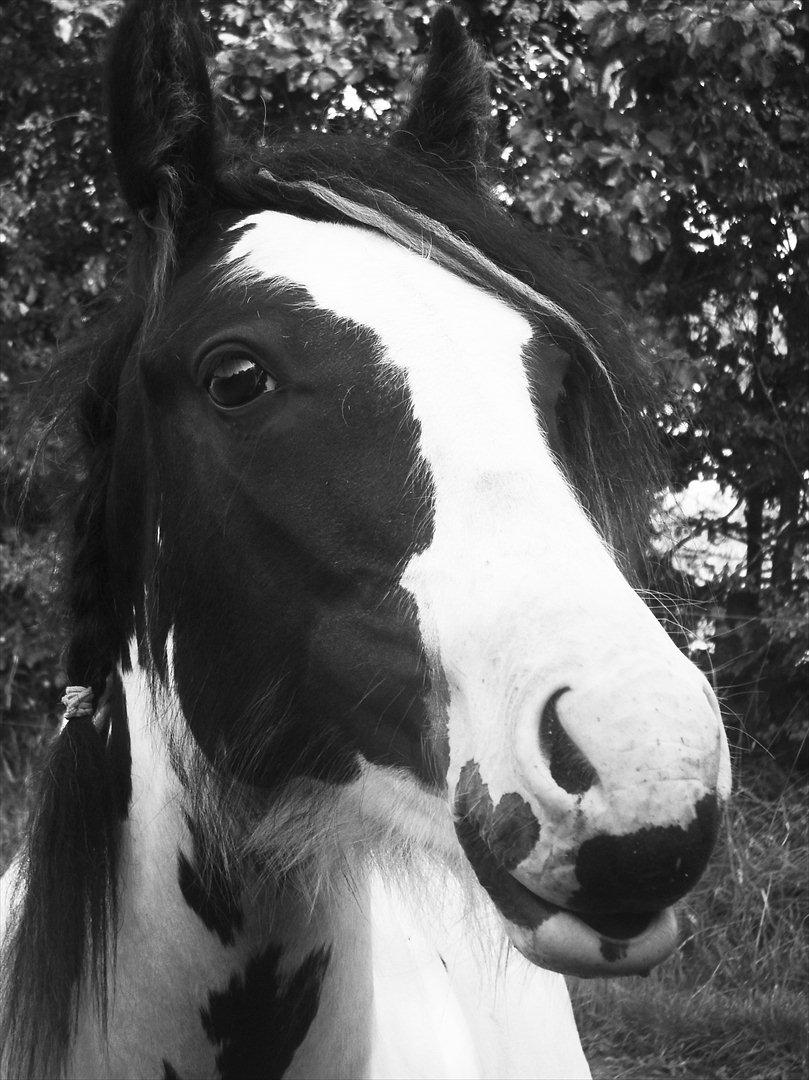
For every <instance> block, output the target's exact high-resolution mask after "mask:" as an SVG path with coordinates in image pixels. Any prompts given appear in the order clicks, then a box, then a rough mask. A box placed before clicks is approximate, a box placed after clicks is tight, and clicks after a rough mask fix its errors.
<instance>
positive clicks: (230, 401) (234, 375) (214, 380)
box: [208, 356, 278, 409]
mask: <svg viewBox="0 0 809 1080" xmlns="http://www.w3.org/2000/svg"><path fill="white" fill-rule="evenodd" d="M277 385H278V384H277V383H276V381H275V379H274V378H273V377H272V375H270V374H269V372H267V371H265V370H264V368H263V367H262V366H261V365H260V364H258V363H256V361H255V360H253V358H252V357H250V356H228V357H224V358H223V359H222V360H220V361H219V363H218V364H217V365H216V368H215V369H214V372H213V375H211V377H210V379H209V380H208V394H209V395H210V397H211V399H212V401H214V402H215V403H216V404H217V405H218V406H219V407H220V408H222V409H235V408H237V407H238V406H239V405H246V404H247V402H248V401H252V400H253V399H254V398H257V397H260V396H261V395H262V394H267V393H269V392H270V391H271V390H275V389H276V387H277Z"/></svg>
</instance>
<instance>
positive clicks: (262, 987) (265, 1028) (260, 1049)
mask: <svg viewBox="0 0 809 1080" xmlns="http://www.w3.org/2000/svg"><path fill="white" fill-rule="evenodd" d="M281 951H282V950H281V948H280V947H278V946H274V945H271V946H269V947H268V948H267V949H265V950H264V951H263V952H262V953H260V954H259V955H258V956H255V957H253V958H252V959H251V960H249V961H248V963H247V966H246V968H245V970H244V973H243V974H237V975H233V977H232V978H231V980H230V983H229V985H228V988H227V990H224V991H222V992H218V991H212V992H211V993H210V994H209V995H208V1007H207V1008H206V1009H202V1010H201V1016H202V1026H203V1028H204V1030H205V1034H206V1035H207V1036H208V1038H209V1040H210V1041H211V1042H212V1043H213V1044H214V1045H215V1046H218V1047H219V1048H220V1049H219V1051H218V1053H217V1055H216V1065H217V1068H218V1070H219V1075H220V1076H221V1077H222V1080H272V1078H274V1077H281V1076H283V1074H284V1072H285V1070H286V1069H287V1068H288V1067H289V1064H290V1062H291V1061H292V1057H293V1055H294V1053H295V1051H296V1050H297V1048H298V1047H299V1046H300V1045H301V1043H302V1042H303V1040H304V1039H305V1037H306V1033H307V1032H308V1030H309V1028H310V1026H311V1023H312V1021H313V1020H314V1018H315V1015H316V1014H317V1009H318V1004H319V1002H320V990H321V986H322V984H323V978H324V976H325V974H326V969H327V968H328V966H329V956H330V953H331V950H330V949H318V950H316V951H315V952H311V953H310V954H309V955H308V956H307V957H306V959H305V960H304V962H303V963H302V964H301V966H300V967H299V968H298V970H297V971H296V972H294V974H292V975H291V976H286V975H285V976H281V975H279V973H278V961H279V959H280V956H281Z"/></svg>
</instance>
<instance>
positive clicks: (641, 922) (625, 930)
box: [493, 870, 663, 942]
mask: <svg viewBox="0 0 809 1080" xmlns="http://www.w3.org/2000/svg"><path fill="white" fill-rule="evenodd" d="M502 873H503V875H504V876H507V877H508V878H509V879H510V881H509V885H508V891H509V892H511V891H512V885H511V882H513V883H514V885H515V886H516V887H517V889H518V890H520V893H522V894H523V895H522V899H523V901H524V903H525V905H526V907H527V906H528V905H531V904H532V903H533V904H534V905H535V906H536V913H537V915H538V916H539V918H538V920H537V921H538V922H544V921H545V919H547V918H549V917H550V916H551V915H557V914H564V915H570V916H571V917H572V918H574V919H578V920H579V921H580V922H582V923H584V925H585V926H589V927H590V929H591V930H594V931H595V932H596V933H597V934H599V935H600V936H601V937H602V938H607V939H609V940H612V941H617V942H627V941H632V940H633V939H635V938H638V937H640V936H641V935H642V934H644V933H645V932H646V931H647V930H648V929H649V927H650V926H651V925H652V923H653V922H654V921H655V919H657V918H658V916H659V915H660V914H661V912H662V910H663V909H660V910H656V911H645V912H634V913H631V914H628V913H623V912H590V911H582V910H577V911H576V910H573V909H572V908H567V907H563V906H562V905H561V904H556V903H554V902H553V901H552V900H546V899H545V897H544V896H542V895H541V894H540V893H535V892H534V891H533V890H532V889H529V888H528V887H527V886H526V885H523V883H522V882H521V881H518V880H517V878H516V877H514V875H513V874H510V873H509V872H508V871H506V870H504V871H502ZM493 899H494V898H493ZM495 906H498V905H497V902H496V900H495ZM506 917H508V916H506ZM535 925H536V922H535Z"/></svg>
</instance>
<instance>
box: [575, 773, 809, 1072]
mask: <svg viewBox="0 0 809 1080" xmlns="http://www.w3.org/2000/svg"><path fill="white" fill-rule="evenodd" d="M754 768H760V763H757V764H756V766H754V765H753V763H752V762H751V763H749V764H748V765H747V766H746V767H745V770H744V772H743V774H742V776H741V779H740V781H739V783H738V786H737V790H736V793H735V795H734V799H733V802H732V804H731V807H730V809H729V811H728V813H727V816H726V818H725V822H724V830H723V835H722V837H721V840H720V843H719V846H718V850H717V852H716V854H715V857H714V859H713V861H712V863H711V865H710V867H709V869H708V871H707V872H706V874H705V877H704V878H703V879H702V881H701V882H700V884H699V885H698V886H697V888H696V889H695V890H694V892H693V893H692V894H691V895H690V896H689V898H688V900H687V901H686V902H685V905H684V911H683V925H684V927H685V929H686V940H685V942H684V944H683V945H682V946H681V948H680V949H679V951H678V952H677V953H676V954H675V956H674V957H672V959H671V960H669V961H667V962H666V963H665V964H663V965H661V966H660V967H659V968H657V969H656V970H655V971H653V972H652V974H651V975H650V976H649V977H648V978H646V979H640V978H630V979H622V980H611V981H607V980H595V981H592V982H590V981H585V980H579V979H570V980H569V983H570V987H571V994H572V997H573V1005H574V1009H575V1012H576V1016H577V1018H578V1021H579V1028H580V1031H581V1033H582V1042H583V1043H584V1047H585V1052H586V1053H587V1056H588V1058H589V1060H590V1063H591V1067H592V1069H593V1075H594V1077H596V1078H597V1080H641V1078H642V1080H648V1078H653V1077H681V1078H688V1080H704V1078H711V1080H713V1078H716V1080H792V1078H795V1080H798V1078H800V1080H804V1078H805V1077H806V1076H807V1075H809V1041H808V1037H807V1029H808V1027H809V1025H808V1024H807V988H809V936H808V935H807V930H808V929H809V890H808V889H807V885H808V884H809V848H808V847H807V839H808V836H807V833H808V832H809V800H807V794H809V790H808V789H809V785H807V783H806V781H805V780H804V781H803V782H792V783H786V782H784V779H783V777H781V776H780V774H779V773H778V772H777V771H776V770H775V769H774V768H772V767H770V768H765V769H764V770H763V776H762V775H761V772H759V773H758V774H757V773H756V772H754Z"/></svg>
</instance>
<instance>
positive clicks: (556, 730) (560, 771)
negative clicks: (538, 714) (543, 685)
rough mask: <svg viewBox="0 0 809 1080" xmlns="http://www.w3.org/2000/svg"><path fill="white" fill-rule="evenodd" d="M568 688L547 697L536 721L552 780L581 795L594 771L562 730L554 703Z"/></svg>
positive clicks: (594, 777)
mask: <svg viewBox="0 0 809 1080" xmlns="http://www.w3.org/2000/svg"><path fill="white" fill-rule="evenodd" d="M568 690H570V687H569V686H563V687H562V688H561V690H556V691H555V692H554V693H553V694H551V696H550V697H549V698H548V700H547V702H546V703H545V708H544V709H543V710H542V718H541V719H540V721H539V745H540V749H541V750H542V752H543V753H544V754H545V755H546V756H547V758H548V763H549V765H550V770H551V776H552V778H553V780H554V782H555V783H557V784H558V785H559V787H560V788H562V789H563V790H564V791H567V792H568V793H569V794H570V795H583V794H584V792H585V791H589V789H590V788H591V787H592V786H593V784H595V783H597V781H598V773H597V772H596V771H595V769H594V768H593V766H592V765H591V764H590V762H589V761H588V760H587V758H586V757H585V756H584V754H582V752H581V750H579V748H578V746H576V744H575V743H574V742H573V740H572V739H571V738H570V736H569V735H568V733H567V732H566V731H565V729H564V727H563V725H562V721H561V720H560V719H559V713H558V712H557V711H556V702H557V701H558V700H559V698H560V697H561V696H562V694H566V693H567V692H568Z"/></svg>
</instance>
